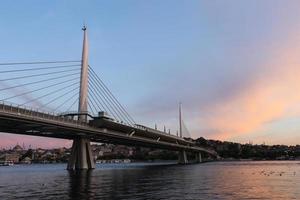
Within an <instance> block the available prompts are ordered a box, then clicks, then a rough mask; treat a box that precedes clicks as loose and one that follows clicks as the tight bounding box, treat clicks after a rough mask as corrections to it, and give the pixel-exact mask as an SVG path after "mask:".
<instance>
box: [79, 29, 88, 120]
mask: <svg viewBox="0 0 300 200" xmlns="http://www.w3.org/2000/svg"><path fill="white" fill-rule="evenodd" d="M82 30H83V32H84V34H83V46H82V59H81V75H80V91H79V106H78V112H79V113H81V114H83V113H84V114H85V113H87V111H88V110H87V107H88V38H87V28H86V26H83V28H82ZM79 120H80V121H85V122H86V121H87V115H79Z"/></svg>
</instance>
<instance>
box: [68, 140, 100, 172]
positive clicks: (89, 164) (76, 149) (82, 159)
mask: <svg viewBox="0 0 300 200" xmlns="http://www.w3.org/2000/svg"><path fill="white" fill-rule="evenodd" d="M94 168H95V162H94V159H93V154H92V149H91V143H90V140H89V139H84V138H77V139H74V140H73V145H72V152H71V157H70V159H69V163H68V167H67V169H68V170H85V169H94Z"/></svg>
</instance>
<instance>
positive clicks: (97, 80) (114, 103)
mask: <svg viewBox="0 0 300 200" xmlns="http://www.w3.org/2000/svg"><path fill="white" fill-rule="evenodd" d="M90 70H91V71H90V72H91V75H92V76H91V77H92V79H94V80H95V83H96V85H97V86H98V88H99V89H100V90H101V91H103V92H102V93H104V95H105V96H106V97H107V98H108V99H109V101H110V102H111V103H112V104H113V105H114V106H113V107H114V108H115V109H116V110H118V111H119V113H121V115H122V116H123V117H125V118H126V119H127V120H128V121H129V122H130V123H129V124H135V122H134V120H133V119H132V118H130V117H128V114H126V111H125V109H124V108H123V109H122V106H120V105H121V104H120V103H119V102H118V100H117V99H116V98H115V97H114V96H113V95H112V93H111V92H110V91H109V89H108V88H107V87H106V86H105V84H104V83H103V82H102V81H101V79H100V78H99V77H97V75H96V74H95V73H94V72H93V71H92V69H91V68H90ZM99 80H100V81H99ZM101 88H102V89H101ZM118 104H119V105H118ZM127 120H125V121H127Z"/></svg>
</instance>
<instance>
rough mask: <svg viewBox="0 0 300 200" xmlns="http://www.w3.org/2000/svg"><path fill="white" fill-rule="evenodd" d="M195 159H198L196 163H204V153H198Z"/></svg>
mask: <svg viewBox="0 0 300 200" xmlns="http://www.w3.org/2000/svg"><path fill="white" fill-rule="evenodd" d="M195 159H196V163H202V155H201V152H198V153H196V155H195Z"/></svg>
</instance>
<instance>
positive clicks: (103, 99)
mask: <svg viewBox="0 0 300 200" xmlns="http://www.w3.org/2000/svg"><path fill="white" fill-rule="evenodd" d="M91 81H92V79H90V80H89V83H91V84H90V86H91V89H92V90H94V91H95V94H96V95H97V96H98V97H99V98H100V99H101V100H102V101H103V102H104V104H105V106H106V107H107V108H108V109H109V111H110V112H111V113H114V114H115V115H116V116H117V117H118V118H117V119H118V120H120V121H124V118H123V117H121V116H122V115H120V114H119V113H118V112H117V111H116V110H115V108H114V106H113V105H111V103H110V102H108V101H107V99H106V98H105V95H101V94H100V93H99V90H97V89H95V87H94V86H93V84H92V82H91ZM102 94H103V93H102ZM102 97H103V98H102ZM108 105H109V106H108ZM125 121H127V120H125Z"/></svg>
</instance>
